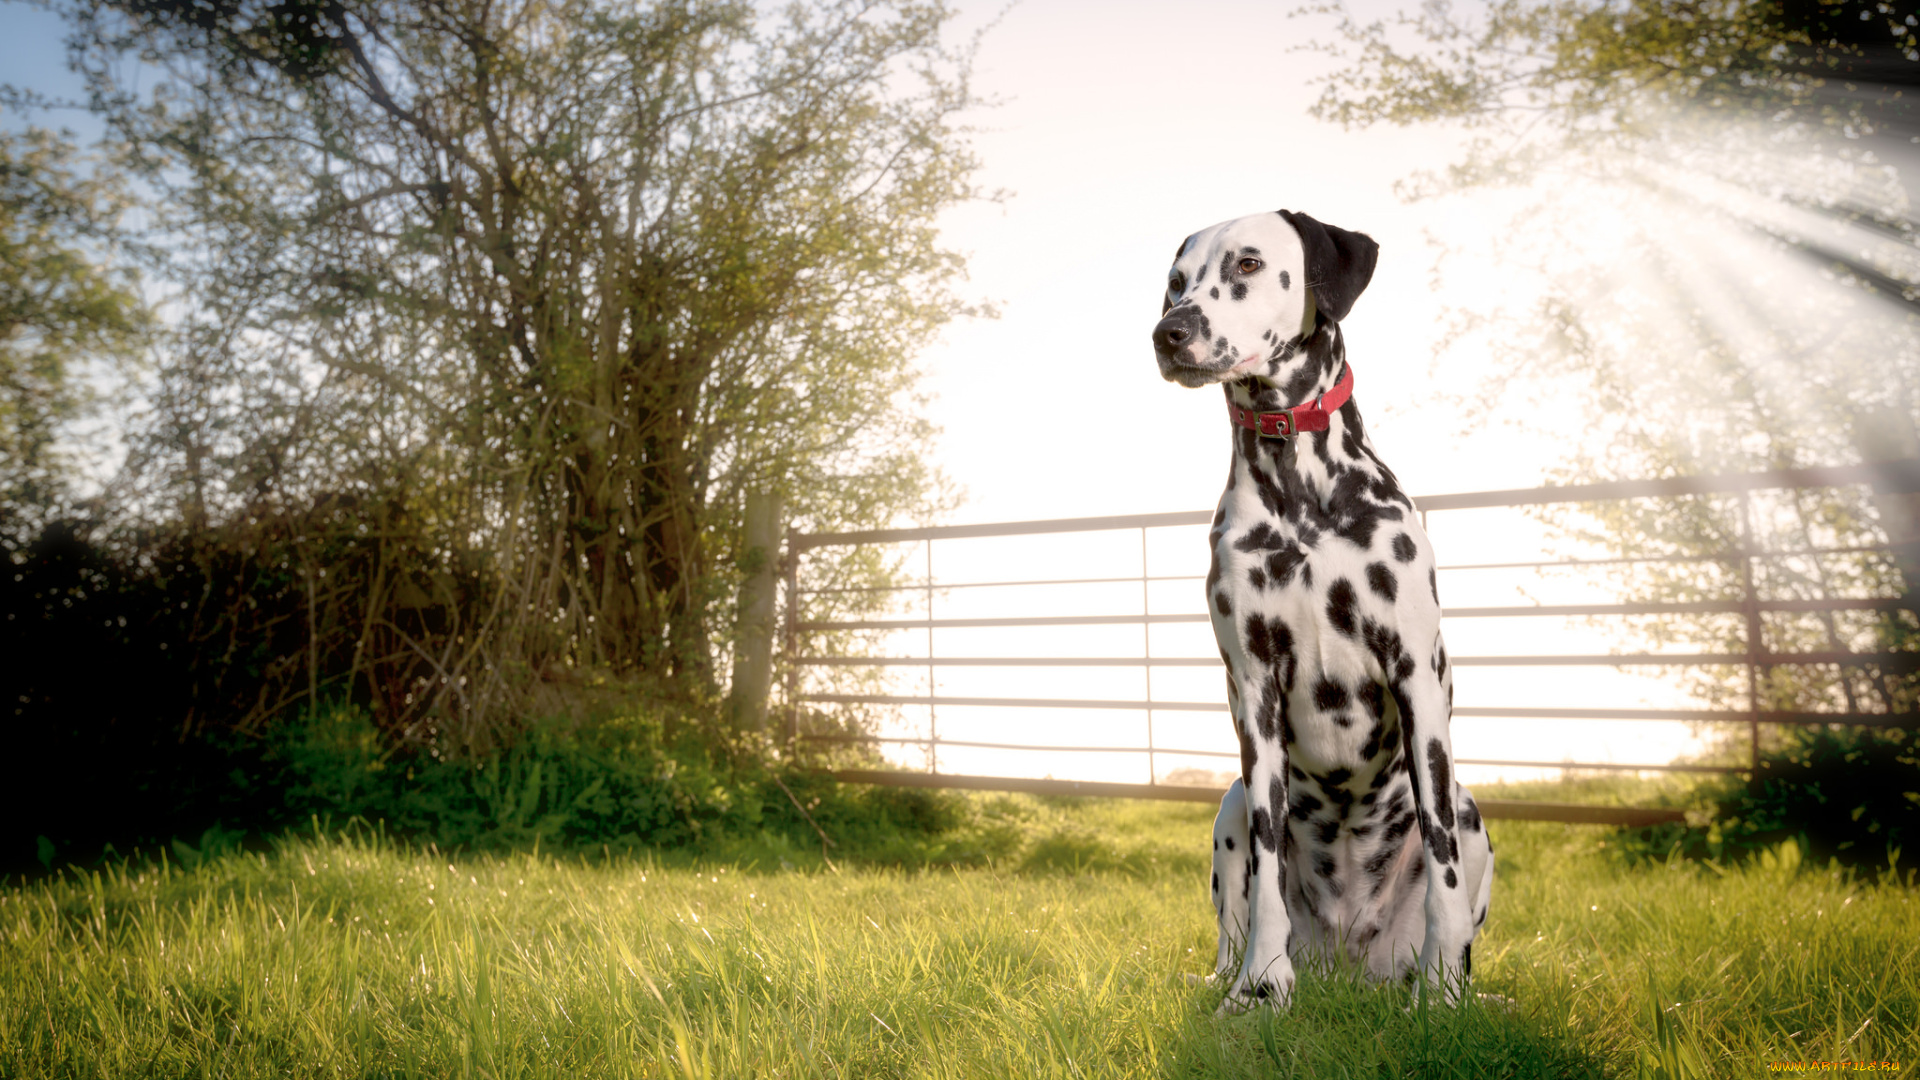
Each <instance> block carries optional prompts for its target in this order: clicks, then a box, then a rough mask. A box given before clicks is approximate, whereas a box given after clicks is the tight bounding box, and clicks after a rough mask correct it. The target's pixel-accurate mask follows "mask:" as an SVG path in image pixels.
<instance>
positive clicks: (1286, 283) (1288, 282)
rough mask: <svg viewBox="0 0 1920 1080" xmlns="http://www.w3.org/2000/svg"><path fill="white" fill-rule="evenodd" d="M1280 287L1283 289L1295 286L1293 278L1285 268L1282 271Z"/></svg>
mask: <svg viewBox="0 0 1920 1080" xmlns="http://www.w3.org/2000/svg"><path fill="white" fill-rule="evenodd" d="M1280 287H1281V288H1282V289H1291V288H1293V278H1292V277H1291V276H1289V275H1288V274H1287V272H1286V271H1285V270H1282V271H1280Z"/></svg>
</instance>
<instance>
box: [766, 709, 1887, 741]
mask: <svg viewBox="0 0 1920 1080" xmlns="http://www.w3.org/2000/svg"><path fill="white" fill-rule="evenodd" d="M800 700H801V701H817V702H821V703H823V704H836V705H934V706H939V705H976V706H988V707H998V708H1015V709H1121V710H1129V709H1130V710H1134V711H1140V710H1146V709H1152V710H1153V711H1155V712H1159V711H1162V710H1165V711H1168V712H1226V711H1227V705H1226V702H1224V701H1128V700H1124V699H1113V698H1093V699H1084V698H1003V697H916V696H912V695H906V694H801V695H800ZM1453 715H1454V716H1465V717H1481V718H1491V719H1515V720H1704V721H1710V722H1711V721H1719V722H1723V723H1743V724H1744V723H1749V722H1751V721H1752V720H1753V719H1754V715H1755V714H1754V713H1752V712H1750V711H1748V710H1744V709H1561V708H1532V707H1526V706H1510V707H1499V706H1486V705H1456V706H1454V708H1453ZM1759 719H1760V722H1761V723H1763V724H1799V725H1815V724H1857V725H1860V726H1862V727H1897V728H1915V727H1920V713H1863V712H1830V713H1825V712H1766V711H1763V712H1761V713H1760V714H1759ZM898 741H903V742H924V741H925V740H916V739H905V740H898ZM946 741H947V740H945V739H942V740H940V742H942V743H945V742H946ZM1139 752H1140V753H1146V747H1140V748H1139Z"/></svg>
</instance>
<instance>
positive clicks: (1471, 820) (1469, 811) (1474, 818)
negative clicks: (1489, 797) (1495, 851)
mask: <svg viewBox="0 0 1920 1080" xmlns="http://www.w3.org/2000/svg"><path fill="white" fill-rule="evenodd" d="M1460 827H1461V828H1463V829H1465V830H1467V831H1468V832H1479V831H1480V806H1479V804H1478V803H1476V802H1474V801H1473V799H1472V798H1471V797H1469V798H1468V799H1467V806H1466V809H1464V810H1462V811H1460Z"/></svg>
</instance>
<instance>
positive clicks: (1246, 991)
mask: <svg viewBox="0 0 1920 1080" xmlns="http://www.w3.org/2000/svg"><path fill="white" fill-rule="evenodd" d="M1292 1003H1293V970H1292V967H1291V966H1289V967H1288V969H1287V970H1286V971H1284V972H1281V971H1271V972H1269V973H1268V974H1267V975H1265V976H1262V977H1260V978H1250V977H1248V976H1247V975H1246V974H1245V973H1242V974H1241V976H1240V977H1239V978H1238V979H1235V980H1234V981H1233V986H1232V987H1231V988H1229V989H1228V990H1227V996H1226V997H1224V998H1222V999H1221V1001H1220V1007H1219V1008H1218V1009H1215V1010H1214V1015H1215V1016H1235V1015H1238V1014H1240V1013H1243V1012H1246V1011H1248V1010H1249V1009H1255V1008H1258V1007H1260V1006H1262V1005H1265V1006H1267V1007H1268V1008H1273V1009H1284V1008H1286V1007H1287V1006H1289V1005H1291V1004H1292Z"/></svg>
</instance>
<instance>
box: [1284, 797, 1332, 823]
mask: <svg viewBox="0 0 1920 1080" xmlns="http://www.w3.org/2000/svg"><path fill="white" fill-rule="evenodd" d="M1325 805H1326V803H1323V802H1321V801H1320V800H1319V799H1316V798H1314V797H1313V796H1311V795H1308V794H1306V793H1305V792H1302V793H1301V795H1300V797H1299V798H1297V799H1295V800H1294V801H1293V803H1292V805H1290V806H1288V807H1287V816H1288V817H1294V818H1309V817H1312V816H1313V815H1314V813H1315V812H1316V811H1318V810H1319V809H1320V808H1321V807H1322V806H1325Z"/></svg>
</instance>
